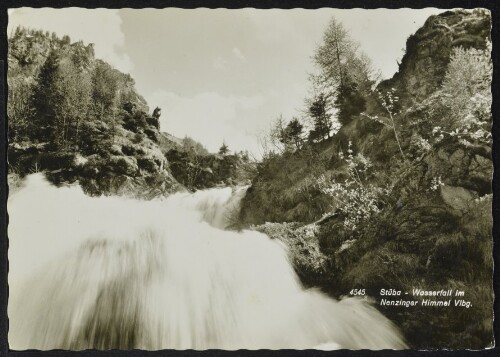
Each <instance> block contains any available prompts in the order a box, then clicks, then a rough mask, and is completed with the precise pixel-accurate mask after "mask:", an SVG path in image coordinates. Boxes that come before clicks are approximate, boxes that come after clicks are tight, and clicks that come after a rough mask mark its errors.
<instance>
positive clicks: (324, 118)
mask: <svg viewBox="0 0 500 357" xmlns="http://www.w3.org/2000/svg"><path fill="white" fill-rule="evenodd" d="M327 103H328V100H327V97H326V95H324V94H323V93H321V94H319V95H318V97H317V98H316V99H315V100H313V101H312V103H311V104H310V105H309V114H310V115H311V117H312V118H313V121H314V129H313V130H311V131H310V132H309V140H311V141H316V140H319V141H321V140H324V138H325V136H327V137H328V138H329V137H330V132H331V130H332V127H333V123H332V120H331V114H330V113H329V112H328V108H327Z"/></svg>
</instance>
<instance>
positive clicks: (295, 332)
mask: <svg viewBox="0 0 500 357" xmlns="http://www.w3.org/2000/svg"><path fill="white" fill-rule="evenodd" d="M244 192H245V190H244V189H240V190H238V191H236V192H235V193H232V191H231V189H229V188H224V189H212V190H207V191H203V192H197V193H194V194H181V193H179V194H174V195H172V196H170V197H168V198H166V199H164V200H153V201H137V200H132V199H125V198H118V197H100V198H92V197H88V196H85V195H84V193H83V192H82V191H81V189H80V188H79V187H65V188H55V187H52V186H50V185H49V184H48V183H47V182H46V181H45V180H44V179H43V177H42V176H41V175H39V174H37V175H32V176H30V177H28V179H27V181H26V183H25V187H24V188H22V189H21V190H20V191H18V192H16V193H15V194H13V195H12V196H11V197H10V198H9V201H8V210H9V217H10V223H9V231H8V232H9V244H10V248H9V263H10V271H9V288H10V297H9V305H8V314H9V319H10V322H9V324H10V328H9V344H10V347H11V348H12V349H15V350H23V349H31V348H34V349H41V350H47V349H56V348H57V349H77V350H79V349H86V348H97V349H111V348H120V349H129V348H139V349H148V350H157V349H208V348H218V349H228V350H234V349H280V348H290V349H306V348H324V349H335V348H350V349H359V348H368V349H384V348H390V349H400V348H405V347H406V346H405V344H404V342H403V341H402V338H401V337H400V335H399V333H398V331H397V329H396V328H395V327H394V326H393V325H392V323H390V322H389V321H388V320H387V319H386V318H385V317H384V316H383V315H381V314H380V313H379V312H378V311H377V310H375V309H374V308H373V307H371V306H370V305H369V304H368V303H366V302H365V301H363V300H361V299H355V298H347V299H343V300H341V301H336V300H333V299H331V298H329V297H327V296H325V295H324V294H322V293H320V292H318V291H316V290H304V289H303V288H302V287H301V285H300V282H299V281H298V279H297V276H296V275H295V273H294V272H293V270H292V268H291V265H290V264H289V262H288V259H287V253H286V248H285V247H284V246H283V245H282V244H280V243H279V242H278V241H274V240H271V239H269V238H268V237H267V236H266V235H264V234H261V233H258V232H255V231H243V232H233V231H225V230H223V229H221V228H222V227H224V225H225V222H224V221H225V217H226V216H227V214H228V212H229V211H230V210H231V209H232V208H233V207H236V206H237V205H238V200H239V199H241V197H243V195H244Z"/></svg>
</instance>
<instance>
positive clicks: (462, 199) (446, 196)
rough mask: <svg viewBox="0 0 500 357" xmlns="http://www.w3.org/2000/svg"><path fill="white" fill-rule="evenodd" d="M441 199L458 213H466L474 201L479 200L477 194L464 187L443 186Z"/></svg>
mask: <svg viewBox="0 0 500 357" xmlns="http://www.w3.org/2000/svg"><path fill="white" fill-rule="evenodd" d="M440 194H441V198H442V199H443V201H444V202H445V203H446V204H447V205H449V206H450V207H452V208H453V209H456V210H458V211H462V212H463V211H466V210H468V208H469V204H470V203H471V201H472V200H474V199H475V198H477V194H476V193H475V192H473V191H470V190H467V189H465V188H463V187H457V186H448V185H444V186H441V190H440Z"/></svg>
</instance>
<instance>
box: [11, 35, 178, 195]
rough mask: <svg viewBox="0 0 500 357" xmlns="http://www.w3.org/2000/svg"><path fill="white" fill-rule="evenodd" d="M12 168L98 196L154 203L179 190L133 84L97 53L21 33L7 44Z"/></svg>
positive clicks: (156, 126)
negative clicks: (136, 198) (153, 199)
mask: <svg viewBox="0 0 500 357" xmlns="http://www.w3.org/2000/svg"><path fill="white" fill-rule="evenodd" d="M8 61H9V73H8V84H9V102H8V115H9V140H10V144H9V151H8V158H9V168H10V171H11V173H14V174H17V175H19V176H21V177H22V176H24V175H25V174H28V173H30V172H35V171H44V172H46V174H47V176H48V178H49V179H50V180H52V181H53V182H54V183H58V184H59V183H64V182H73V181H76V180H78V181H79V182H80V184H81V185H82V186H83V188H84V189H85V191H86V192H88V193H90V194H93V195H100V194H127V195H141V196H146V197H150V196H154V195H158V194H164V193H168V192H171V191H173V190H177V189H180V188H181V186H180V185H179V184H178V183H177V181H176V180H175V179H174V178H173V176H172V175H171V173H170V170H169V164H168V161H167V159H166V158H165V155H164V153H163V151H162V150H161V148H160V145H159V141H160V140H161V139H162V140H164V141H165V140H166V141H167V142H168V141H169V140H170V139H168V138H167V139H165V138H163V137H162V134H161V133H160V131H159V129H160V128H159V121H158V118H157V117H153V116H151V115H149V114H148V111H149V109H148V106H147V103H146V101H145V100H144V99H143V98H142V96H140V95H139V94H138V93H137V91H136V90H135V87H134V81H133V79H132V78H131V77H130V76H129V75H128V74H124V73H121V72H119V71H117V70H115V69H113V68H112V67H111V66H109V65H108V64H107V63H105V62H102V61H100V60H98V59H95V57H94V51H93V47H92V45H87V46H86V45H84V44H83V43H81V42H77V43H71V41H70V39H69V37H67V36H66V37H64V38H62V39H60V38H58V37H57V36H56V35H55V34H52V35H51V34H49V33H43V32H42V31H33V30H27V29H23V28H18V29H17V30H16V31H15V33H14V35H13V36H12V38H10V39H9V55H8Z"/></svg>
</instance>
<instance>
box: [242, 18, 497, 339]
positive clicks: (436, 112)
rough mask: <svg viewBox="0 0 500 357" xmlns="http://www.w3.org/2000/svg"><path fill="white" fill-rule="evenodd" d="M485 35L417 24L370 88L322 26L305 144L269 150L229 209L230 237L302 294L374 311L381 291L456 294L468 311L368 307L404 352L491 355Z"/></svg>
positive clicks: (356, 60) (465, 25)
mask: <svg viewBox="0 0 500 357" xmlns="http://www.w3.org/2000/svg"><path fill="white" fill-rule="evenodd" d="M490 21H491V19H490V16H489V13H487V12H485V11H483V10H473V11H464V10H456V11H453V12H448V13H444V14H442V15H439V16H434V17H431V18H430V19H429V20H428V21H427V22H426V24H425V25H424V27H423V28H422V29H420V30H419V31H417V34H416V35H413V36H411V37H410V39H409V40H408V46H407V52H406V54H405V56H404V57H403V61H402V63H401V65H400V69H399V72H398V73H397V74H396V75H395V76H394V77H393V78H391V79H389V80H387V81H384V82H381V83H379V84H378V85H377V86H376V87H374V86H373V81H372V80H370V78H373V77H370V73H371V71H370V70H369V68H370V66H369V65H368V63H369V61H367V60H366V59H364V60H363V58H364V57H363V56H362V55H360V54H359V51H358V47H357V45H356V44H355V43H353V42H352V41H351V40H350V38H349V36H348V33H347V31H345V29H343V27H342V26H341V24H339V23H338V22H337V21H335V20H333V21H332V22H331V23H330V25H329V27H328V28H327V29H326V31H325V35H324V39H323V43H322V44H320V46H319V47H318V49H317V50H316V52H315V55H314V62H315V63H316V64H317V65H318V66H319V69H320V70H319V73H318V74H316V75H315V76H313V77H312V86H313V92H315V93H317V95H316V96H315V97H314V98H313V99H312V100H306V104H307V109H306V111H305V112H306V113H307V116H308V118H304V119H306V120H310V121H311V122H312V123H313V126H312V129H311V131H310V132H309V134H308V138H309V140H308V141H306V142H303V143H302V144H301V145H300V147H297V149H295V150H278V151H275V150H269V151H268V154H267V155H265V159H264V160H263V162H262V163H260V164H259V165H258V174H257V176H256V177H255V179H254V180H253V181H252V186H251V187H250V188H249V190H248V192H247V195H246V197H245V198H244V199H243V205H242V209H241V214H240V218H241V220H242V221H243V225H244V226H245V225H250V226H253V227H255V228H256V229H259V230H261V231H264V232H266V233H267V234H269V235H270V236H271V237H274V238H276V239H281V240H283V241H284V242H286V243H287V245H288V246H289V247H290V257H291V260H292V262H293V263H294V266H295V269H296V271H297V273H298V274H299V276H300V277H301V279H302V281H303V282H304V283H305V284H306V285H308V286H321V287H322V288H323V289H324V290H325V291H327V292H328V293H330V294H332V295H333V296H336V297H339V296H342V295H347V294H349V291H350V290H351V289H353V288H364V289H366V291H367V293H368V295H370V296H372V297H374V298H375V299H376V300H377V301H378V300H380V296H379V291H380V289H381V288H393V289H398V290H402V291H406V292H409V293H410V294H411V291H412V289H413V288H422V289H426V290H435V289H441V288H443V287H446V288H449V289H459V290H463V291H465V294H466V295H467V296H468V298H467V299H468V300H470V301H471V302H472V307H471V308H469V309H465V308H462V309H459V308H450V309H443V310H439V311H436V310H432V309H429V308H426V307H419V308H415V309H412V310H410V309H401V308H398V307H382V306H380V309H381V310H383V312H384V313H385V314H386V315H387V316H388V317H389V318H391V319H393V320H394V321H395V322H396V324H397V325H398V326H400V327H401V328H402V330H403V333H404V334H405V336H406V337H407V339H408V342H409V343H410V344H411V346H413V347H416V348H443V347H449V348H472V349H475V348H484V347H486V346H491V344H492V287H491V281H492V280H491V279H492V256H491V255H492V250H491V247H492V239H491V229H492V217H491V204H492V200H491V177H492V161H491V134H490V128H491V122H492V117H491V110H490V108H491V99H492V96H491V76H492V63H491V57H490V47H489V46H490V45H489V28H490ZM442 28H446V29H448V30H447V31H448V32H446V34H444V33H443V32H442V31H441V29H442ZM468 29H469V30H468ZM443 31H444V30H443ZM470 33H473V35H474V41H465V40H464V38H465V37H468V36H469V37H470ZM464 41H465V42H464ZM430 51H433V52H430ZM429 53H432V56H431V55H430V54H429ZM410 64H411V65H410ZM428 68H431V69H432V70H427V69H428ZM361 74H362V75H361ZM277 123H278V124H279V125H277V127H278V128H285V127H286V124H284V120H283V119H282V118H281V119H280V121H278V122H277ZM336 123H338V124H339V129H338V130H337V131H336V132H335V130H333V128H335V126H336V125H337V124H336ZM275 132H276V130H275ZM277 132H280V131H279V130H278V131H277ZM332 134H333V135H332ZM305 135H307V134H305ZM270 137H273V135H270ZM274 137H277V138H278V139H279V138H280V136H279V135H278V136H274ZM271 147H276V145H271ZM270 222H275V223H270ZM282 222H286V223H282Z"/></svg>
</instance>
